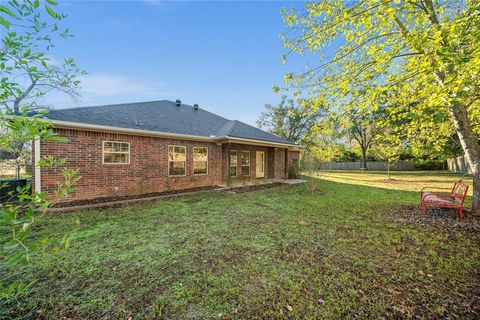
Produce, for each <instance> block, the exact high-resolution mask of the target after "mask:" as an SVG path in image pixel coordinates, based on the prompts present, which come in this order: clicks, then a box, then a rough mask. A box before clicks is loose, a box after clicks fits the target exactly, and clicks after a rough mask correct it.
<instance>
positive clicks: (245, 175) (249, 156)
mask: <svg viewBox="0 0 480 320" xmlns="http://www.w3.org/2000/svg"><path fill="white" fill-rule="evenodd" d="M242 152H245V153H247V152H248V165H246V164H242ZM251 161H252V157H251V155H250V151H249V150H242V151H240V175H241V176H242V177H248V176H250V174H251V171H250V169H251V168H250V162H251ZM242 167H248V174H243V173H242Z"/></svg>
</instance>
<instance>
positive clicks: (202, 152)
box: [193, 147, 208, 175]
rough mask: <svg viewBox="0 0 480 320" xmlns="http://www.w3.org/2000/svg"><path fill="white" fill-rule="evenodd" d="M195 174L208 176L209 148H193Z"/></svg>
mask: <svg viewBox="0 0 480 320" xmlns="http://www.w3.org/2000/svg"><path fill="white" fill-rule="evenodd" d="M193 174H194V175H206V174H208V148H207V147H193Z"/></svg>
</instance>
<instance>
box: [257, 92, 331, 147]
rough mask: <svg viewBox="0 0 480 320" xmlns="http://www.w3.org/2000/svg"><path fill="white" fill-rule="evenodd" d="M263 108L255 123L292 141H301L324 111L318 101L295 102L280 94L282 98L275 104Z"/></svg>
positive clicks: (300, 100)
mask: <svg viewBox="0 0 480 320" xmlns="http://www.w3.org/2000/svg"><path fill="white" fill-rule="evenodd" d="M265 109H266V111H265V112H262V114H261V115H260V117H259V119H258V121H257V125H258V126H259V127H260V128H262V127H263V128H267V129H268V131H269V132H271V133H273V134H274V135H277V136H279V137H282V138H285V139H287V140H288V141H291V142H294V143H302V142H303V139H304V138H305V136H306V135H308V133H309V132H310V130H311V129H312V128H313V127H314V126H315V124H316V123H317V121H318V120H319V119H321V117H322V116H323V115H324V113H325V112H324V108H323V106H321V105H319V103H318V102H312V101H307V100H303V99H298V100H297V101H296V102H295V100H293V99H287V96H282V100H281V101H280V103H279V104H278V105H276V106H273V105H271V104H267V105H265Z"/></svg>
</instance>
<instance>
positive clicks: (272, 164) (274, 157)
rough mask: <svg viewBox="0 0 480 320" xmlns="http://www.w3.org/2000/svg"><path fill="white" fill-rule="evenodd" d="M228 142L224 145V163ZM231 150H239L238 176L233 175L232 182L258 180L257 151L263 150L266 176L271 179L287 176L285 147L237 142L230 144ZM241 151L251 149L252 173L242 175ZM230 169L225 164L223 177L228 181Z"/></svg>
mask: <svg viewBox="0 0 480 320" xmlns="http://www.w3.org/2000/svg"><path fill="white" fill-rule="evenodd" d="M227 148H228V147H227V144H224V145H223V153H224V156H223V163H224V164H226V163H227V156H226V155H227ZM230 150H236V151H237V156H238V160H237V176H236V177H231V181H232V184H235V183H236V184H238V183H240V184H241V183H243V182H247V181H251V180H256V179H257V178H256V163H257V162H256V152H257V151H263V152H265V156H266V159H265V174H266V178H269V179H272V178H273V179H284V178H285V149H283V148H273V147H263V146H255V145H246V144H235V143H232V144H231V145H230ZM240 151H250V174H249V175H248V176H242V175H241V162H240ZM228 173H229V171H228V170H227V168H226V165H225V166H224V170H223V177H224V180H225V181H226V180H227V178H228Z"/></svg>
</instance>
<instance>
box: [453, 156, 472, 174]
mask: <svg viewBox="0 0 480 320" xmlns="http://www.w3.org/2000/svg"><path fill="white" fill-rule="evenodd" d="M447 165H448V170H450V171H452V172H460V173H472V168H471V167H470V165H469V164H468V162H467V159H465V156H459V157H456V158H452V159H448V160H447Z"/></svg>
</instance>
